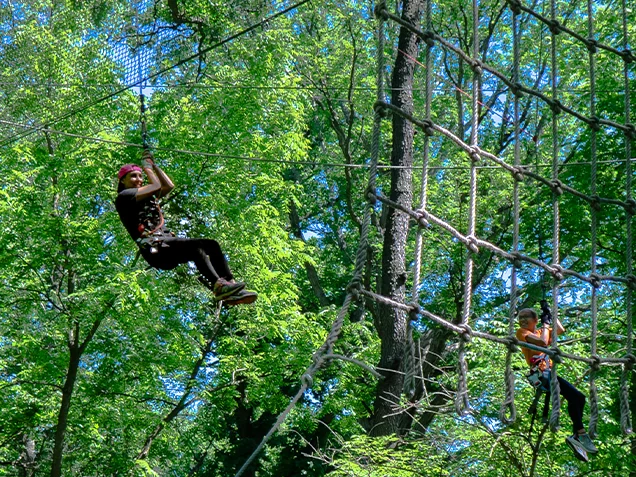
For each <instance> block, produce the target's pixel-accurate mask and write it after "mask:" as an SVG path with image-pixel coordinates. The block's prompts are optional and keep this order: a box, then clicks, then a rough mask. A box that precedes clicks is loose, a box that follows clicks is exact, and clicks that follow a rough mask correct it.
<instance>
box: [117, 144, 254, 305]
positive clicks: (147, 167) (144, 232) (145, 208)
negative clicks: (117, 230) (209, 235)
mask: <svg viewBox="0 0 636 477" xmlns="http://www.w3.org/2000/svg"><path fill="white" fill-rule="evenodd" d="M141 163H142V167H143V172H145V173H146V177H148V184H147V185H144V177H143V173H142V168H141V167H139V166H137V165H135V164H126V165H125V166H123V167H122V168H121V169H120V170H119V173H118V174H117V177H118V178H119V184H118V187H117V199H116V200H115V208H116V209H117V213H118V214H119V218H120V219H121V221H122V223H123V224H124V226H125V227H126V230H128V233H129V234H130V236H131V237H132V239H133V240H134V241H135V243H136V244H137V245H138V247H139V251H140V253H141V256H142V257H144V259H145V260H146V262H148V264H149V265H151V266H152V267H155V268H159V269H161V270H172V269H173V268H175V267H176V266H177V265H179V264H181V263H186V262H194V264H195V265H196V267H197V269H198V270H199V273H200V274H201V276H200V277H199V280H200V281H201V282H202V283H203V284H204V285H205V286H206V287H208V288H209V289H210V290H212V291H213V292H214V296H215V298H216V299H217V300H222V301H223V302H224V303H225V304H227V305H240V304H247V303H253V302H254V301H255V300H256V298H257V297H258V295H257V294H256V293H254V292H251V291H247V290H245V283H242V282H236V281H235V280H234V277H233V275H232V272H231V271H230V268H229V266H228V263H227V260H226V259H225V256H224V255H223V252H222V251H221V247H220V246H219V244H218V242H217V241H216V240H211V239H189V238H180V237H175V236H174V234H172V233H170V232H168V231H167V230H166V229H165V228H164V219H163V214H162V213H161V208H160V207H159V204H158V203H157V199H159V198H160V197H164V196H166V195H168V193H170V191H171V190H172V189H173V188H174V184H173V183H172V180H170V177H168V175H167V174H166V173H165V172H163V171H162V170H161V169H160V168H159V167H158V166H157V165H156V164H155V163H154V161H153V157H152V154H151V153H150V152H149V151H144V154H143V157H142V161H141Z"/></svg>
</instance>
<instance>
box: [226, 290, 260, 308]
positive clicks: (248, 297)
mask: <svg viewBox="0 0 636 477" xmlns="http://www.w3.org/2000/svg"><path fill="white" fill-rule="evenodd" d="M257 298H258V295H257V294H256V293H255V292H251V291H247V290H241V291H239V292H237V293H235V294H234V295H232V296H229V297H227V298H226V299H224V300H223V304H224V305H227V306H236V305H249V304H250V303H254V302H255V301H256V299H257Z"/></svg>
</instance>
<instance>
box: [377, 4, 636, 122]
mask: <svg viewBox="0 0 636 477" xmlns="http://www.w3.org/2000/svg"><path fill="white" fill-rule="evenodd" d="M386 15H387V17H388V18H390V19H391V20H393V21H395V22H396V23H398V24H400V25H401V26H403V27H405V28H408V29H409V30H411V31H412V32H414V33H415V34H416V35H418V36H419V37H420V38H422V39H423V40H424V41H435V42H437V43H439V44H440V45H442V46H443V47H444V48H445V49H447V50H449V51H452V52H453V53H455V54H457V55H458V56H460V57H461V58H462V59H463V60H464V61H466V62H467V63H468V64H471V65H474V66H479V67H480V68H482V69H483V70H484V71H488V72H489V73H491V74H493V75H494V76H496V77H497V79H499V80H501V81H502V82H503V83H504V84H506V86H508V87H509V88H510V90H511V91H519V92H522V93H527V94H529V95H532V96H535V97H537V98H539V99H541V100H542V101H543V102H544V103H546V104H548V105H550V107H551V108H554V109H558V110H560V111H563V112H565V113H568V114H570V115H571V116H574V117H576V118H577V119H579V120H581V121H583V122H585V123H587V124H591V123H595V122H597V121H598V124H602V125H604V126H608V127H611V128H614V129H617V130H619V131H625V132H630V131H631V127H630V126H628V125H625V124H620V123H617V122H615V121H610V120H607V119H603V118H597V119H593V118H588V117H586V116H584V115H582V114H581V113H579V112H577V111H575V110H573V109H572V108H569V107H568V106H565V105H563V104H561V103H560V102H556V103H555V102H554V101H553V100H552V98H550V97H549V96H546V95H545V94H543V93H542V92H540V91H537V90H534V89H532V88H528V87H526V86H523V85H521V84H513V83H512V82H511V81H510V79H508V77H507V76H506V74H505V73H502V72H500V71H498V70H497V69H495V68H493V67H492V66H490V65H488V64H487V63H485V62H483V61H480V60H478V59H473V58H471V56H470V55H469V54H467V53H466V52H464V51H463V50H461V49H460V48H458V47H457V46H455V45H453V44H452V43H450V42H448V41H446V40H445V39H444V38H442V37H441V36H439V35H438V34H436V33H435V32H432V31H427V32H423V31H421V30H419V29H418V28H417V27H415V26H414V25H411V24H410V23H408V22H405V21H404V20H402V19H401V18H400V17H398V16H396V15H393V14H390V13H388V12H387V14H386ZM546 24H547V25H548V26H551V24H550V22H549V20H548V21H547V23H546ZM553 29H554V28H553ZM554 30H555V31H562V30H560V29H558V28H556V29H554ZM597 46H598V47H599V48H602V47H603V45H602V44H600V43H599V44H598V45H597ZM608 51H611V52H612V53H614V54H616V55H618V56H620V57H621V58H623V59H624V60H625V61H634V60H635V58H634V56H633V54H632V53H631V52H629V51H628V50H627V51H618V50H615V49H613V48H610V49H609V50H608Z"/></svg>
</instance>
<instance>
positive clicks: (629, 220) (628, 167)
mask: <svg viewBox="0 0 636 477" xmlns="http://www.w3.org/2000/svg"><path fill="white" fill-rule="evenodd" d="M622 17H623V49H624V50H627V49H628V48H629V38H628V30H627V5H626V0H623V2H622ZM623 78H624V81H625V124H630V123H631V118H630V108H631V104H630V101H631V98H630V87H629V68H628V64H627V61H625V62H624V66H623ZM631 157H632V137H631V135H630V133H626V134H625V176H626V181H625V182H626V183H625V199H626V201H627V202H628V203H629V202H632V201H633V198H632V162H631ZM632 203H633V202H632ZM625 220H626V225H625V226H626V229H627V242H626V244H625V245H626V246H625V260H626V262H627V276H628V277H633V273H634V265H633V263H632V250H633V249H632V247H633V245H632V241H633V231H632V224H633V215H632V214H631V213H630V212H629V211H626V212H625ZM625 295H626V299H625V301H626V304H625V306H626V310H625V315H626V316H625V319H626V321H627V356H628V357H630V358H632V359H633V357H634V355H633V346H634V345H633V343H634V323H633V316H632V314H633V311H632V309H633V303H632V300H633V291H632V287H631V285H630V284H628V286H627V289H626V291H625ZM633 365H634V362H633V361H631V362H630V363H628V364H624V365H623V371H622V373H621V389H620V407H621V429H622V431H623V434H625V435H627V434H631V432H632V423H631V417H630V412H629V378H630V374H631V372H632V369H633Z"/></svg>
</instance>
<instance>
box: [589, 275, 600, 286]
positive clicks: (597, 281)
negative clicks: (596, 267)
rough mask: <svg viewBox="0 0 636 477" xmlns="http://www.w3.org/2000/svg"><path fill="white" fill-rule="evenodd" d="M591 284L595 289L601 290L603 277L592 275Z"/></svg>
mask: <svg viewBox="0 0 636 477" xmlns="http://www.w3.org/2000/svg"><path fill="white" fill-rule="evenodd" d="M590 284H591V285H592V286H593V287H594V288H600V287H601V284H602V281H601V276H600V275H599V274H598V273H590Z"/></svg>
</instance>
